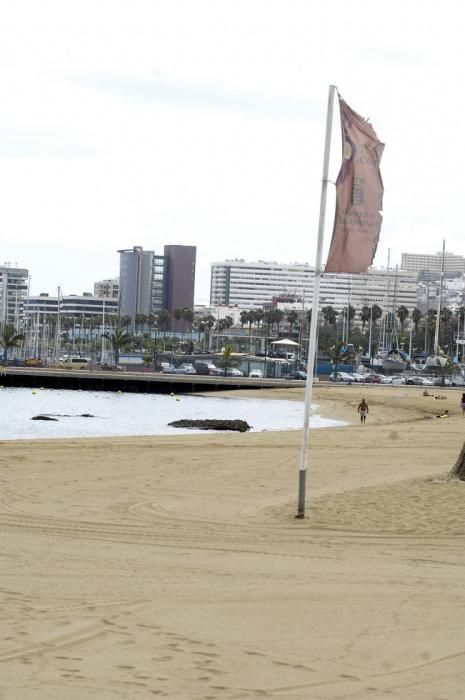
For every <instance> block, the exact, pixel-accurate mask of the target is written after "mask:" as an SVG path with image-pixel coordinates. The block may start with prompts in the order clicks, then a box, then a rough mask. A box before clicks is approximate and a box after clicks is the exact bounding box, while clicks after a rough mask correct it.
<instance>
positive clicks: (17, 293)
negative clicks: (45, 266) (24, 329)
mask: <svg viewBox="0 0 465 700" xmlns="http://www.w3.org/2000/svg"><path fill="white" fill-rule="evenodd" d="M28 284H29V270H25V269H24V268H19V267H11V265H9V264H6V265H1V266H0V327H3V326H4V325H12V326H14V327H15V328H17V329H19V327H20V325H21V322H22V319H23V316H24V300H25V299H26V297H27V292H28Z"/></svg>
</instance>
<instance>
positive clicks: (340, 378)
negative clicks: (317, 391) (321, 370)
mask: <svg viewBox="0 0 465 700" xmlns="http://www.w3.org/2000/svg"><path fill="white" fill-rule="evenodd" d="M328 379H329V381H330V382H349V381H352V382H353V381H354V380H353V379H352V377H351V375H350V374H349V372H331V374H330V375H329V377H328Z"/></svg>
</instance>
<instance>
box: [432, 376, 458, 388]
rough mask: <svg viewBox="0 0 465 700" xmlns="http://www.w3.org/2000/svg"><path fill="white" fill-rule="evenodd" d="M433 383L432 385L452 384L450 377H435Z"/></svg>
mask: <svg viewBox="0 0 465 700" xmlns="http://www.w3.org/2000/svg"><path fill="white" fill-rule="evenodd" d="M433 384H434V386H454V385H453V383H452V379H448V378H447V377H435V379H434V380H433Z"/></svg>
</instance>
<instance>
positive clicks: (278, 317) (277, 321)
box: [272, 309, 284, 336]
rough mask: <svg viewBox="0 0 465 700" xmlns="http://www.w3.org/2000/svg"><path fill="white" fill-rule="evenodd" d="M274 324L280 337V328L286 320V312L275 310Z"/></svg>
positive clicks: (273, 312)
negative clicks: (284, 319)
mask: <svg viewBox="0 0 465 700" xmlns="http://www.w3.org/2000/svg"><path fill="white" fill-rule="evenodd" d="M272 314H273V322H274V323H275V324H276V335H277V336H279V326H280V324H281V321H282V320H283V318H284V312H283V311H281V309H275V310H274V311H272Z"/></svg>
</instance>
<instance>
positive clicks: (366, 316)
mask: <svg viewBox="0 0 465 700" xmlns="http://www.w3.org/2000/svg"><path fill="white" fill-rule="evenodd" d="M359 316H360V320H361V322H362V331H364V330H365V325H366V324H367V323H369V322H370V316H371V310H370V307H369V306H363V307H362V310H361V311H360V313H359Z"/></svg>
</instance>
